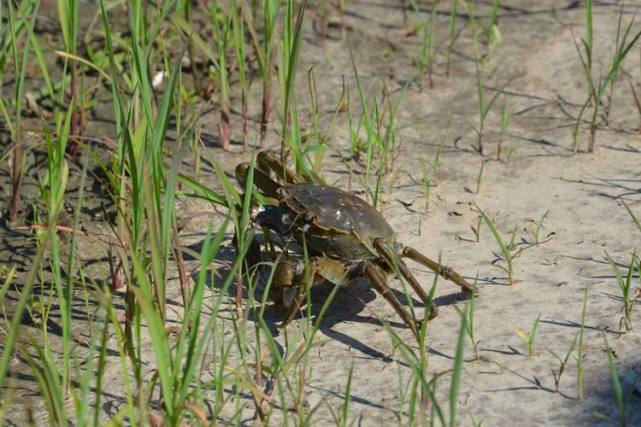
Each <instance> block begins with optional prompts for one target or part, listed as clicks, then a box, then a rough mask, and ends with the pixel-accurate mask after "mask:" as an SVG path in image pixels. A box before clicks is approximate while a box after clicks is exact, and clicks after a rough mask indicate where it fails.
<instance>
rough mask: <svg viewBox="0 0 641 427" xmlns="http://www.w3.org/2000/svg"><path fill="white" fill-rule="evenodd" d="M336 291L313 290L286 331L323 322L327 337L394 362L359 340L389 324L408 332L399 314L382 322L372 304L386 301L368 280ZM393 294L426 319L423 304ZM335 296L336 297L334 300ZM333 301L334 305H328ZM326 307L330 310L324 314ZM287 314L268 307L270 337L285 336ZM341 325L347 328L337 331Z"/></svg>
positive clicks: (448, 298)
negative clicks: (306, 320)
mask: <svg viewBox="0 0 641 427" xmlns="http://www.w3.org/2000/svg"><path fill="white" fill-rule="evenodd" d="M391 279H392V277H391V276H390V280H391ZM334 287H335V286H334V285H332V284H330V283H322V284H319V285H316V286H313V287H312V288H311V289H310V295H309V300H310V302H311V304H309V305H305V306H304V307H303V308H302V309H301V310H299V312H298V313H297V314H296V316H295V317H294V319H293V321H292V322H291V323H290V324H288V325H286V327H287V328H295V327H296V324H297V323H298V322H301V321H303V320H304V318H306V317H309V319H310V320H311V321H312V323H313V324H314V325H316V322H319V320H320V322H319V323H318V329H319V331H320V332H321V333H322V334H323V335H325V336H327V337H329V338H331V339H334V340H336V341H338V342H341V343H342V344H344V345H345V346H347V347H348V348H350V349H354V350H357V351H360V352H361V353H363V354H365V355H366V356H368V357H371V358H375V359H379V360H381V359H382V360H387V361H391V357H390V356H389V355H387V354H384V353H382V352H381V351H379V350H377V349H375V348H373V347H371V346H370V345H368V344H366V343H365V342H363V341H361V340H360V339H359V337H362V336H363V334H364V333H363V329H362V327H361V326H362V325H367V327H368V328H372V330H376V331H377V332H381V331H382V330H384V329H385V323H387V324H388V325H389V326H390V327H391V328H394V329H407V325H406V324H405V323H404V322H403V321H402V320H401V319H400V317H398V315H397V314H396V313H395V312H394V314H393V315H392V316H394V317H392V318H391V319H386V320H385V321H383V320H382V319H381V315H382V313H378V312H377V309H379V308H378V307H377V308H374V307H373V305H374V304H371V303H372V302H373V301H374V300H375V299H377V298H379V299H381V300H383V301H384V299H383V298H382V296H380V295H379V294H378V293H377V292H376V291H375V290H374V289H372V287H371V286H370V283H369V281H368V279H367V278H365V277H361V278H357V279H356V280H354V281H353V282H352V283H351V284H349V285H347V286H342V287H339V288H338V289H336V292H335V293H334V292H333V291H334ZM391 290H392V292H393V293H394V295H395V296H396V298H398V300H399V301H400V302H401V303H402V304H403V306H404V307H405V308H406V309H407V310H410V307H413V309H414V311H415V314H416V316H417V317H419V318H420V317H422V315H423V313H424V311H425V305H424V304H423V303H422V302H421V301H419V300H418V299H416V298H414V297H412V296H410V295H408V294H406V293H405V292H403V291H401V290H398V289H395V288H391ZM264 292H265V287H264V286H259V287H257V289H256V294H255V296H254V297H255V298H257V299H260V298H262V297H263V296H264ZM332 294H334V295H333V297H332ZM330 298H331V301H328V299H330ZM462 299H465V294H464V293H462V292H460V293H457V294H450V295H445V296H442V297H436V298H435V299H434V302H435V304H436V305H437V306H445V305H450V304H454V303H455V302H457V301H460V300H462ZM385 304H386V303H385ZM326 305H327V307H326V310H325V311H324V308H325V306H326ZM379 307H380V306H379ZM286 314H287V310H286V309H285V308H283V307H282V306H281V305H279V304H276V303H270V304H269V305H268V306H266V307H265V309H264V312H263V313H262V316H263V319H264V321H265V324H266V325H267V326H268V327H269V329H270V333H271V334H272V335H273V336H274V337H277V336H279V335H281V334H282V333H283V331H282V329H283V325H282V321H283V319H285V317H286ZM259 315H260V314H259V313H258V312H257V311H253V312H252V313H251V315H250V320H252V321H258V316H259ZM395 319H397V320H395ZM384 322H385V323H384ZM338 324H341V325H343V326H342V327H340V328H336V325H338ZM344 324H353V325H354V327H353V328H346V327H344ZM339 329H340V330H339ZM352 331H353V332H352ZM365 335H366V336H372V334H370V333H365Z"/></svg>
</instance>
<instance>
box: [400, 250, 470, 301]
mask: <svg viewBox="0 0 641 427" xmlns="http://www.w3.org/2000/svg"><path fill="white" fill-rule="evenodd" d="M400 254H401V256H402V257H404V258H409V259H411V260H414V261H416V262H417V263H419V264H422V265H424V266H425V267H427V268H429V269H430V270H432V271H434V272H435V273H436V274H440V275H441V276H443V278H445V279H446V280H449V281H451V282H453V283H456V284H457V285H458V286H460V287H461V288H463V289H465V290H466V291H468V292H475V289H474V287H473V286H472V285H470V284H469V283H468V282H467V281H466V280H465V279H464V278H463V277H461V275H460V274H458V273H457V272H456V271H454V270H453V269H452V268H450V267H447V266H445V265H442V264H440V263H438V262H436V261H434V260H431V259H429V258H428V257H426V256H425V255H423V254H422V253H420V252H419V251H417V250H416V249H414V248H411V247H409V246H404V247H403V249H402V250H401V251H400Z"/></svg>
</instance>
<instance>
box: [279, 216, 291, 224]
mask: <svg viewBox="0 0 641 427" xmlns="http://www.w3.org/2000/svg"><path fill="white" fill-rule="evenodd" d="M280 221H281V222H282V223H283V224H284V225H289V224H291V223H292V218H291V217H290V216H289V214H283V216H282V217H281V218H280Z"/></svg>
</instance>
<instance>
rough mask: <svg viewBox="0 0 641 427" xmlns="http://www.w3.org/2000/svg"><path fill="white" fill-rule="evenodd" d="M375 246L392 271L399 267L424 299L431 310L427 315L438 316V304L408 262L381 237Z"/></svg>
mask: <svg viewBox="0 0 641 427" xmlns="http://www.w3.org/2000/svg"><path fill="white" fill-rule="evenodd" d="M374 247H375V248H376V250H377V251H378V253H379V254H380V255H381V256H382V257H383V259H385V262H386V263H387V264H388V266H389V268H390V269H391V270H392V271H394V270H395V269H396V268H398V270H399V272H400V273H401V275H402V276H403V278H404V279H405V280H407V283H409V284H410V286H411V287H412V289H414V292H416V293H417V294H418V296H419V297H420V298H421V300H422V301H423V304H425V310H427V309H428V307H429V310H430V312H429V314H428V313H425V315H426V316H427V317H428V318H429V319H433V318H434V317H436V316H437V314H438V308H437V306H436V304H434V302H433V301H432V299H431V298H430V296H429V295H428V294H427V293H426V292H425V290H423V287H421V285H420V283H418V281H417V280H416V278H415V277H414V275H413V274H412V272H411V271H410V269H409V268H408V267H407V264H405V262H404V261H403V260H402V259H401V257H400V256H399V255H398V254H397V253H396V252H394V251H393V250H392V248H390V247H389V245H388V244H387V243H385V242H384V241H382V240H381V239H376V240H374Z"/></svg>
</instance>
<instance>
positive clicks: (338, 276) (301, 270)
mask: <svg viewBox="0 0 641 427" xmlns="http://www.w3.org/2000/svg"><path fill="white" fill-rule="evenodd" d="M308 278H309V280H310V281H311V284H312V286H313V285H317V284H320V283H323V282H324V281H325V280H328V281H330V282H332V283H334V284H335V285H337V286H342V285H344V284H345V283H346V282H347V281H348V277H347V270H346V268H345V266H344V265H343V264H342V263H341V262H339V261H335V260H332V259H329V258H326V257H312V258H310V260H309V263H308V264H307V265H306V266H303V265H302V262H301V261H297V262H292V261H289V260H285V261H281V262H279V263H278V264H276V270H275V272H274V285H277V286H279V287H283V288H284V289H283V300H282V303H283V305H284V306H285V307H286V308H287V309H288V310H287V315H286V316H285V319H284V320H283V323H282V324H283V326H284V325H287V324H288V323H289V322H290V321H291V320H292V319H293V318H294V316H295V315H296V312H297V311H298V310H300V308H301V306H302V305H303V301H304V300H305V289H306V286H305V284H306V280H307V279H308Z"/></svg>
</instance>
